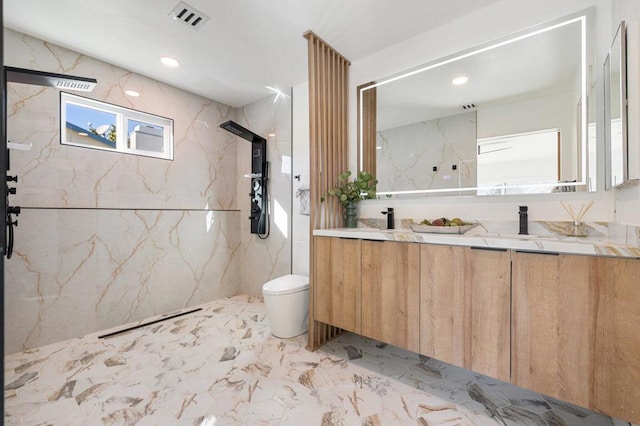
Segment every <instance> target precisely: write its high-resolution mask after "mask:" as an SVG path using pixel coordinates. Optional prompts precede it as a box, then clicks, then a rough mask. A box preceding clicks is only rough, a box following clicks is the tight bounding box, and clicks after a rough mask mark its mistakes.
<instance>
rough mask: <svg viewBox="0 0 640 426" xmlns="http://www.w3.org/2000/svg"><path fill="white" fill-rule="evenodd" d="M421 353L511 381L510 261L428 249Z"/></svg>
mask: <svg viewBox="0 0 640 426" xmlns="http://www.w3.org/2000/svg"><path fill="white" fill-rule="evenodd" d="M420 271H421V272H420V301H421V302H420V353H422V354H424V355H427V356H430V357H433V358H436V359H439V360H442V361H445V362H448V363H450V364H454V365H458V366H460V367H464V368H468V369H471V370H474V371H477V372H479V373H482V374H486V375H489V376H492V377H496V378H499V379H501V380H506V381H508V380H509V373H510V369H509V341H510V336H509V333H510V329H509V324H510V305H509V300H510V278H511V276H510V272H511V265H510V255H509V252H508V251H506V250H482V249H479V250H476V249H471V248H468V247H455V246H437V245H427V244H425V245H423V246H422V247H421V253H420Z"/></svg>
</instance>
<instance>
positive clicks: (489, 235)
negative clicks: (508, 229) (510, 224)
mask: <svg viewBox="0 0 640 426" xmlns="http://www.w3.org/2000/svg"><path fill="white" fill-rule="evenodd" d="M469 236H471V235H469ZM473 236H474V237H480V238H508V239H516V240H539V239H545V240H558V239H562V238H565V237H564V236H562V235H549V234H545V235H520V234H508V233H501V232H487V233H484V234H477V235H473Z"/></svg>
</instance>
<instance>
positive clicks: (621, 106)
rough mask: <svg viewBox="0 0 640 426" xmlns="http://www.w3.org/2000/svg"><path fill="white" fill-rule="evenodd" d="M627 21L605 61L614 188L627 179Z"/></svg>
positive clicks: (609, 176) (609, 185) (610, 176)
mask: <svg viewBox="0 0 640 426" xmlns="http://www.w3.org/2000/svg"><path fill="white" fill-rule="evenodd" d="M624 33H625V25H624V22H622V23H621V24H620V26H619V27H618V31H617V32H616V35H615V37H614V39H613V43H612V44H611V48H610V49H609V55H608V56H607V59H606V61H605V72H604V75H605V79H606V80H607V84H605V91H606V96H605V97H606V103H605V121H606V122H607V126H608V129H607V131H606V134H607V145H608V159H609V161H608V166H609V170H608V173H607V188H614V187H616V186H620V185H622V184H624V183H626V182H627V180H628V174H627V168H626V164H627V135H626V129H627V124H626V114H623V112H625V108H626V107H625V105H626V95H625V93H626V84H625V83H626V76H625V75H624V71H625V69H626V65H625V64H624V58H625V55H624Z"/></svg>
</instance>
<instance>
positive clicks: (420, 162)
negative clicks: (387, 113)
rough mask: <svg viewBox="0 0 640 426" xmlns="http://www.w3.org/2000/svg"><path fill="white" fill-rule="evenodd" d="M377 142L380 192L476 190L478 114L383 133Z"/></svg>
mask: <svg viewBox="0 0 640 426" xmlns="http://www.w3.org/2000/svg"><path fill="white" fill-rule="evenodd" d="M377 138H378V141H377V146H378V147H380V148H379V149H377V157H378V160H377V176H376V177H377V178H378V187H377V190H378V191H411V190H418V189H442V188H468V187H475V186H476V175H477V173H476V162H475V158H476V113H475V111H472V112H467V113H463V114H458V115H453V116H449V117H443V118H439V119H435V120H429V121H422V122H420V123H415V124H409V125H406V126H401V127H396V128H393V129H386V130H382V131H379V132H378V135H377ZM453 165H455V166H456V170H452V166H453ZM434 166H435V167H437V171H433V167H434Z"/></svg>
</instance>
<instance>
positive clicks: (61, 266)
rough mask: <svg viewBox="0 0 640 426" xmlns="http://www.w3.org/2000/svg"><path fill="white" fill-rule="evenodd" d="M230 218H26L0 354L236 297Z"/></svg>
mask: <svg viewBox="0 0 640 426" xmlns="http://www.w3.org/2000/svg"><path fill="white" fill-rule="evenodd" d="M238 222H239V215H238V213H237V212H225V211H182V210H177V211H171V210H164V211H162V210H144V211H141V210H131V211H128V210H96V209H78V210H68V209H48V210H43V209H28V210H25V211H24V212H23V213H22V215H21V216H20V226H19V227H18V228H17V229H16V246H15V249H14V256H13V258H12V259H10V260H9V261H7V262H6V263H5V265H6V267H5V269H6V300H7V301H8V303H7V305H6V319H5V322H6V331H5V333H6V346H7V348H6V351H7V353H14V352H17V351H21V350H25V349H29V348H33V347H36V346H40V345H43V344H48V343H51V342H56V341H59V340H62V339H68V338H70V337H74V336H81V335H84V334H87V333H91V332H95V331H97V330H104V329H107V328H110V327H114V326H117V325H120V324H124V323H127V322H131V321H137V320H140V319H142V318H147V317H149V316H152V315H157V314H161V313H165V312H170V311H174V310H176V309H180V308H184V307H187V306H193V305H196V304H199V303H201V301H203V300H206V301H209V300H215V299H219V298H221V297H226V296H232V295H235V294H237V293H238V292H239V282H240V280H239V276H238V271H239V267H238V262H239V257H240V256H239V251H240V239H239V234H238V233H237V232H235V231H234V230H235V229H237V228H238V227H239V226H240V224H239V223H238Z"/></svg>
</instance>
